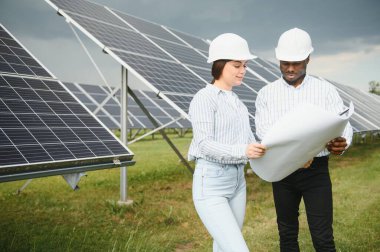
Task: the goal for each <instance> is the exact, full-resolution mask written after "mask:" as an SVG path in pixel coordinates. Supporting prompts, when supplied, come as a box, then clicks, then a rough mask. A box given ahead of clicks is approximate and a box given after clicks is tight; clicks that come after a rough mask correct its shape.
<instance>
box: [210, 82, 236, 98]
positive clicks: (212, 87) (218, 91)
mask: <svg viewBox="0 0 380 252" xmlns="http://www.w3.org/2000/svg"><path fill="white" fill-rule="evenodd" d="M206 88H207V89H208V90H210V92H212V93H213V94H216V95H219V94H225V95H226V93H225V92H224V90H222V89H220V88H218V87H216V86H215V85H213V84H207V86H206ZM232 95H233V96H235V95H236V94H235V93H234V91H232Z"/></svg>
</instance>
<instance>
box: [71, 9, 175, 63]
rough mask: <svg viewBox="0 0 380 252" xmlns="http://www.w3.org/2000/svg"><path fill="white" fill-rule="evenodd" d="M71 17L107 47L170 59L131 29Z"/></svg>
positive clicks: (77, 16)
mask: <svg viewBox="0 0 380 252" xmlns="http://www.w3.org/2000/svg"><path fill="white" fill-rule="evenodd" d="M71 17H72V18H73V19H74V20H76V21H77V22H79V23H80V25H81V26H82V27H83V28H84V29H86V30H87V31H88V32H90V33H91V34H92V35H93V36H95V37H96V38H97V39H98V40H99V41H100V42H102V43H103V44H104V45H105V46H107V47H110V48H114V49H116V50H124V51H128V52H132V53H139V54H143V55H147V56H150V57H152V56H153V57H158V58H164V59H170V57H169V56H168V55H166V54H165V53H164V52H162V51H161V50H159V49H158V48H157V47H156V46H155V45H153V44H152V43H151V42H149V41H148V40H147V39H146V38H144V37H143V36H141V34H138V33H137V32H135V31H133V30H129V29H127V28H125V27H123V28H121V27H118V26H113V25H108V24H104V23H101V22H97V21H94V20H92V19H88V18H84V17H82V16H79V15H75V14H71ZM125 26H126V25H125Z"/></svg>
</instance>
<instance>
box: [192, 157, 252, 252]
mask: <svg viewBox="0 0 380 252" xmlns="http://www.w3.org/2000/svg"><path fill="white" fill-rule="evenodd" d="M193 201H194V205H195V209H196V210H197V213H198V215H199V217H200V218H201V220H202V222H203V224H204V225H205V227H206V228H207V230H208V232H209V233H210V234H211V236H212V237H213V239H214V244H213V251H214V252H221V251H223V252H232V251H236V252H245V251H249V250H248V247H247V245H246V243H245V241H244V238H243V235H242V232H241V229H242V227H243V221H244V215H245V205H246V183H245V177H244V165H243V164H238V165H224V164H218V163H214V162H209V161H206V160H204V159H198V160H197V161H196V166H195V171H194V175H193Z"/></svg>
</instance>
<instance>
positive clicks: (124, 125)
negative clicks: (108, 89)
mask: <svg viewBox="0 0 380 252" xmlns="http://www.w3.org/2000/svg"><path fill="white" fill-rule="evenodd" d="M120 128H121V129H120V137H121V141H122V142H123V143H124V144H125V145H128V130H127V129H128V70H127V69H126V68H125V67H124V66H121V123H120ZM127 173H128V171H127V167H126V166H124V167H121V168H120V200H119V201H118V204H119V205H131V204H132V203H133V200H129V199H128V174H127Z"/></svg>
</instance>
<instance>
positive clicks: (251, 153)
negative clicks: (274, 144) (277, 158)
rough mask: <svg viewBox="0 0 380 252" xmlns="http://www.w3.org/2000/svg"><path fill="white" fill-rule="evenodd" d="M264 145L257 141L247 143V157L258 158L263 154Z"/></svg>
mask: <svg viewBox="0 0 380 252" xmlns="http://www.w3.org/2000/svg"><path fill="white" fill-rule="evenodd" d="M265 150H266V147H265V145H262V144H259V143H252V144H248V146H247V149H246V150H245V154H246V156H247V157H248V158H249V159H254V158H259V157H261V156H263V155H264V154H265Z"/></svg>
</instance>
